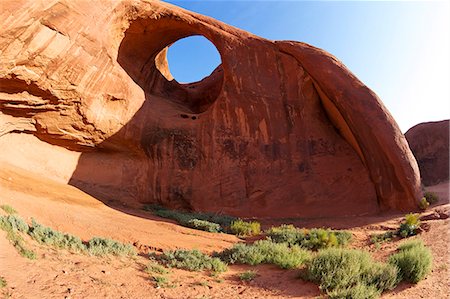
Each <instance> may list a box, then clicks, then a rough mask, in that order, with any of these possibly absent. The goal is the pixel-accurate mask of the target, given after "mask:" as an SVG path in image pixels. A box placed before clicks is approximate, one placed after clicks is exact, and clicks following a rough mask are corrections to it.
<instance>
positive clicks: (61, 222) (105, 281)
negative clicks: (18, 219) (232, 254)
mask: <svg viewBox="0 0 450 299" xmlns="http://www.w3.org/2000/svg"><path fill="white" fill-rule="evenodd" d="M448 188H449V184H448V182H447V183H442V184H440V185H436V186H433V187H430V188H427V190H430V191H434V192H436V193H438V194H439V195H440V198H441V200H440V201H439V202H438V203H437V204H436V205H435V206H433V207H431V209H429V210H427V211H426V212H425V213H431V212H433V211H434V210H439V211H445V212H447V213H448V211H449V209H450V205H449V204H448V198H449V196H448V195H449V189H448ZM0 194H1V196H0V204H9V205H11V206H13V207H14V208H15V209H16V210H17V211H18V213H19V214H20V215H21V216H22V217H24V218H25V219H26V220H27V221H30V220H31V217H33V218H35V219H36V220H38V221H39V222H40V223H42V224H44V225H47V226H50V227H52V228H54V229H57V230H60V231H64V232H68V233H71V234H74V235H77V236H79V237H81V238H82V239H89V238H91V237H94V236H102V237H109V238H113V239H116V240H119V241H122V242H129V243H134V244H135V245H137V247H138V248H139V250H140V251H141V254H139V255H138V256H137V257H134V258H127V257H104V258H99V257H93V256H87V255H83V254H75V253H70V252H68V251H64V250H56V249H53V248H50V247H46V246H42V245H39V244H38V243H36V242H35V241H33V240H31V239H27V240H26V241H27V243H28V245H29V247H31V248H33V249H34V250H35V251H36V252H37V254H38V258H37V259H36V260H28V259H26V258H24V257H21V256H20V255H19V254H18V252H17V251H16V249H15V248H14V247H13V246H12V245H11V244H10V243H9V242H8V240H7V239H6V233H5V232H3V231H0V248H1V250H0V276H2V277H4V278H5V280H6V281H7V286H6V287H5V288H2V289H1V294H2V295H3V297H5V298H204V299H206V298H315V297H318V296H320V295H321V293H320V291H319V289H318V287H317V285H315V284H313V283H309V282H305V281H302V280H301V279H299V278H297V277H298V272H299V271H298V270H280V269H278V268H276V267H275V266H270V265H262V266H256V267H251V266H230V267H229V270H228V271H227V272H226V273H224V274H221V275H220V276H219V277H210V276H208V275H207V273H202V272H189V271H183V270H177V269H170V274H169V275H168V277H169V279H170V284H171V285H172V287H170V288H156V287H155V284H154V282H153V281H152V280H151V279H150V276H149V274H147V273H146V272H145V271H144V269H145V266H146V264H147V263H148V258H147V256H146V253H147V252H148V251H149V250H150V251H161V250H166V249H176V248H187V249H191V248H197V249H200V250H202V251H204V252H212V251H215V250H216V251H217V250H221V249H224V248H227V247H231V246H232V245H233V244H234V243H236V242H239V241H240V239H238V238H237V237H235V236H232V235H227V234H214V233H207V232H203V231H198V230H192V229H188V228H184V227H181V226H179V225H176V224H175V223H173V222H171V221H168V220H166V219H162V218H159V217H156V216H153V215H151V214H150V213H148V212H144V211H142V210H140V207H138V206H135V207H133V206H124V205H121V204H119V203H114V202H111V203H110V204H108V206H107V205H105V204H104V203H102V202H100V201H98V200H96V199H95V198H93V197H91V196H89V195H87V194H86V193H83V192H82V191H80V190H78V189H76V188H74V187H71V186H67V185H64V184H61V183H56V182H53V181H50V180H46V179H43V178H41V177H38V176H33V175H30V174H29V173H27V172H24V171H22V170H20V169H19V168H14V167H12V166H11V167H3V168H2V169H0ZM2 212H3V211H2ZM402 217H403V215H402V214H396V215H394V214H393V215H380V216H370V217H349V218H336V219H330V218H327V219H311V220H307V221H306V220H301V219H282V220H276V221H274V220H268V219H262V220H261V222H262V224H263V228H267V227H269V226H271V225H278V224H281V223H293V224H295V225H297V226H301V227H332V228H339V229H343V228H345V229H348V230H349V231H351V232H352V233H353V235H354V241H353V242H352V244H351V246H352V247H358V248H364V249H366V250H369V251H370V252H371V253H372V255H373V256H374V257H375V258H376V259H377V260H385V259H386V257H387V256H388V255H389V254H390V253H392V252H393V251H395V249H396V247H397V245H398V241H393V242H387V243H383V244H382V245H381V247H380V248H376V247H375V246H374V245H371V244H370V241H369V236H370V235H371V234H373V233H376V232H379V233H381V232H383V231H386V230H388V229H394V228H396V227H398V225H399V223H400V222H401V221H402ZM425 222H426V223H427V224H428V225H429V230H428V231H425V232H423V233H421V234H420V235H419V236H418V238H421V239H423V240H424V242H425V244H426V245H427V246H429V247H430V248H431V250H432V252H433V258H434V260H433V270H432V273H431V274H430V275H429V276H428V277H427V278H426V279H425V280H423V281H421V282H419V283H418V284H417V285H412V284H406V283H402V284H400V285H399V286H398V287H397V288H396V289H395V290H393V291H391V292H388V293H385V294H383V296H382V297H383V298H448V297H449V294H450V269H449V267H450V263H449V262H450V259H449V258H450V254H449V241H450V240H449V239H450V238H449V224H450V219H445V220H441V219H439V220H429V221H425ZM249 269H254V270H256V271H257V273H258V276H257V277H256V279H255V280H253V281H251V282H248V283H245V282H241V281H240V280H239V279H238V277H237V275H238V274H239V273H241V272H243V271H245V270H249Z"/></svg>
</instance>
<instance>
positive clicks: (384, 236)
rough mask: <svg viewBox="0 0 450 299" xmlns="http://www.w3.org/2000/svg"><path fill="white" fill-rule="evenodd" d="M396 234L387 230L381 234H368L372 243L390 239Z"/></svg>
mask: <svg viewBox="0 0 450 299" xmlns="http://www.w3.org/2000/svg"><path fill="white" fill-rule="evenodd" d="M395 235H396V232H395V231H387V232H384V233H382V234H373V235H371V236H370V242H372V243H373V244H376V243H382V242H387V241H391V240H392V239H393V238H394V237H395Z"/></svg>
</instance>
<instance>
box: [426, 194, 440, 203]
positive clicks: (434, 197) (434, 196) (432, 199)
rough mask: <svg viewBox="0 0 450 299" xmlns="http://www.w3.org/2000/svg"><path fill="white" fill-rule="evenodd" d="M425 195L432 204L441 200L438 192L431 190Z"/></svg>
mask: <svg viewBox="0 0 450 299" xmlns="http://www.w3.org/2000/svg"><path fill="white" fill-rule="evenodd" d="M423 196H424V197H425V199H426V200H427V201H428V202H429V203H430V204H434V203H437V202H438V201H439V197H438V196H437V194H436V193H434V192H430V191H426V192H425V193H424V194H423Z"/></svg>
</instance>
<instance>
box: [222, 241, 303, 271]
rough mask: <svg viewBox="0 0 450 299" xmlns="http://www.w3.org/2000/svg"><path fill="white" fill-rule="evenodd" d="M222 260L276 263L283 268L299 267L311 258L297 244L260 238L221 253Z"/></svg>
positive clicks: (247, 262)
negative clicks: (290, 244)
mask: <svg viewBox="0 0 450 299" xmlns="http://www.w3.org/2000/svg"><path fill="white" fill-rule="evenodd" d="M219 256H220V257H221V258H222V260H224V261H226V262H228V263H231V264H234V263H239V264H248V265H258V264H262V263H266V264H274V265H277V266H279V267H280V268H283V269H293V268H298V267H299V266H300V265H302V264H303V263H305V262H306V261H307V260H308V259H309V258H310V253H309V252H308V251H307V250H305V249H302V248H300V247H299V246H297V245H292V246H289V245H288V244H286V243H273V242H272V241H270V240H259V241H256V242H255V243H253V244H250V245H246V244H242V243H238V244H235V245H234V246H233V247H232V248H231V249H226V250H224V251H223V252H221V253H220V254H219Z"/></svg>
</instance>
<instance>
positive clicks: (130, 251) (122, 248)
mask: <svg viewBox="0 0 450 299" xmlns="http://www.w3.org/2000/svg"><path fill="white" fill-rule="evenodd" d="M87 251H88V252H89V253H90V254H92V255H97V256H102V255H108V254H112V255H131V256H133V255H136V249H135V248H134V246H133V245H131V244H123V243H120V242H118V241H116V240H111V239H106V238H99V237H94V238H92V239H91V240H89V242H88V243H87Z"/></svg>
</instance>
